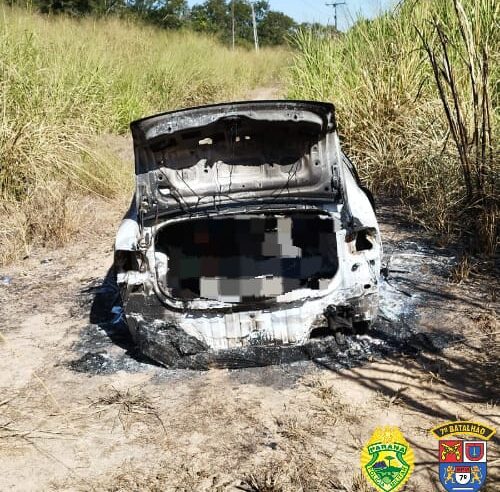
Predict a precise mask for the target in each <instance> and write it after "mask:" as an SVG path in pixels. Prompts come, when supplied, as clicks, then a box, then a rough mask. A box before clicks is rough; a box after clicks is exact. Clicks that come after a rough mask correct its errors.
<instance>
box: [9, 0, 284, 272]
mask: <svg viewBox="0 0 500 492" xmlns="http://www.w3.org/2000/svg"><path fill="white" fill-rule="evenodd" d="M286 61H287V52H286V51H284V50H280V49H272V50H271V49H263V50H261V51H260V53H258V54H256V53H255V52H252V51H248V50H244V49H237V50H235V51H232V50H230V49H229V48H226V47H224V46H222V45H220V43H219V42H218V41H217V40H216V39H214V38H213V37H207V36H202V35H198V34H195V33H189V32H171V31H165V30H159V29H158V28H154V27H151V26H149V27H148V26H145V25H141V24H138V23H137V22H132V21H126V20H120V19H118V18H107V19H94V18H85V19H71V18H68V17H66V16H55V17H45V16H40V15H37V14H35V15H33V14H30V13H28V12H26V11H24V10H19V9H11V8H9V7H2V6H0V109H1V120H0V126H1V128H0V223H1V226H0V245H1V247H0V263H1V262H5V261H8V260H12V259H15V258H18V257H20V256H24V255H25V254H26V250H27V248H28V247H29V245H30V244H31V243H32V242H33V241H41V242H44V243H54V242H56V243H57V242H61V241H64V240H66V239H68V238H69V237H70V236H71V235H72V234H73V233H74V231H75V230H76V229H77V228H78V220H79V214H80V213H81V204H80V202H79V200H80V198H81V196H82V195H85V194H88V193H91V194H93V195H99V196H101V197H104V198H111V197H113V196H114V195H115V194H116V193H117V192H122V191H124V190H125V189H126V191H128V190H129V189H130V181H131V179H130V174H131V172H132V169H123V167H122V166H123V164H122V163H121V162H120V161H118V160H117V159H116V157H114V156H113V155H112V154H111V153H110V152H109V151H107V150H106V149H105V148H102V146H99V145H98V141H99V135H103V134H108V133H125V132H126V131H127V128H128V124H129V122H130V121H131V120H133V119H136V118H138V117H141V116H145V115H149V114H152V113H156V112H160V111H165V110H168V109H173V108H179V107H183V106H191V105H197V104H203V103H209V102H214V101H221V100H230V99H234V98H238V97H239V96H241V95H242V94H243V93H245V92H246V91H247V90H249V89H251V88H253V87H255V86H257V85H259V86H261V85H266V84H271V83H272V81H273V80H274V79H275V78H276V77H277V74H278V72H279V71H280V69H281V67H283V66H284V64H285V63H286Z"/></svg>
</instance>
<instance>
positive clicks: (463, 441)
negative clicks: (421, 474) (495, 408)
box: [432, 421, 495, 492]
mask: <svg viewBox="0 0 500 492" xmlns="http://www.w3.org/2000/svg"><path fill="white" fill-rule="evenodd" d="M432 433H433V434H434V435H435V436H436V437H438V438H439V444H438V445H439V447H438V454H439V456H438V459H439V480H440V482H441V484H442V485H443V487H444V488H445V489H446V490H447V491H448V492H459V491H460V492H478V491H479V490H480V489H481V487H482V486H483V485H484V483H485V482H486V474H487V452H486V449H487V439H489V438H491V436H493V434H494V433H495V430H494V429H491V428H489V427H486V426H484V425H482V424H475V423H472V422H460V421H458V422H450V423H447V424H443V425H441V426H438V427H436V428H434V429H432ZM459 436H460V437H459ZM463 436H466V438H462V437H463ZM470 436H473V437H479V436H481V437H483V438H484V439H481V440H471V439H470ZM443 438H445V439H443Z"/></svg>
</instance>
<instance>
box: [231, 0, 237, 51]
mask: <svg viewBox="0 0 500 492" xmlns="http://www.w3.org/2000/svg"><path fill="white" fill-rule="evenodd" d="M231 14H232V18H233V50H234V45H235V43H236V23H235V20H234V0H233V1H232V2H231Z"/></svg>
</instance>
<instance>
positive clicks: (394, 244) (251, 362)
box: [70, 237, 459, 379]
mask: <svg viewBox="0 0 500 492" xmlns="http://www.w3.org/2000/svg"><path fill="white" fill-rule="evenodd" d="M384 247H385V261H386V265H387V267H386V270H385V272H383V273H384V274H385V275H384V276H383V278H381V283H380V294H381V295H380V298H381V300H380V314H379V318H378V320H377V322H376V324H375V326H374V327H373V329H372V330H370V332H369V334H366V335H356V336H351V337H347V338H346V342H345V345H341V346H339V345H338V344H337V343H336V341H335V339H334V337H332V336H325V337H322V338H317V339H313V340H310V341H309V342H308V343H307V344H305V345H303V346H292V347H284V346H270V347H269V346H268V347H249V348H246V349H244V350H243V349H233V350H229V351H223V352H221V353H214V352H210V351H201V352H199V353H195V352H196V351H191V352H190V351H189V350H187V351H185V350H184V352H186V354H185V356H183V357H177V358H176V359H175V362H174V364H172V366H171V367H170V369H160V368H159V367H157V366H158V365H157V363H156V362H153V360H152V359H153V358H154V359H155V360H162V358H161V354H158V353H155V352H156V351H161V350H162V348H161V344H158V343H157V342H158V340H156V341H155V336H156V335H155V334H156V333H157V332H158V328H157V326H155V329H154V330H147V329H146V331H147V332H148V333H147V337H146V341H143V342H142V343H141V345H142V346H141V347H140V349H139V348H138V347H136V345H135V344H134V342H133V340H132V338H131V336H130V334H129V332H128V329H127V326H126V324H125V322H124V320H123V318H122V316H121V314H122V313H121V309H120V296H119V291H118V288H117V285H116V279H115V275H114V272H113V269H110V270H109V272H108V274H107V275H106V277H105V278H104V280H102V281H99V280H98V279H90V280H89V281H88V283H87V285H86V286H85V287H84V288H83V289H82V290H81V293H80V296H79V299H78V300H77V308H75V309H76V310H77V311H78V314H83V313H84V312H86V313H87V314H88V313H89V314H90V316H89V317H90V324H89V325H87V326H86V327H85V328H84V329H83V330H82V332H81V337H80V340H79V341H78V342H77V343H76V344H75V346H74V349H75V351H76V352H77V353H78V354H79V355H80V357H79V358H78V359H77V360H75V361H73V362H71V364H70V365H71V367H72V368H73V369H74V370H76V371H79V372H88V373H92V374H109V373H114V372H116V371H120V370H124V371H131V372H136V371H145V370H150V369H151V368H152V367H155V366H156V367H157V369H158V370H160V371H161V370H163V371H168V370H172V369H193V370H205V369H207V368H210V367H224V368H228V369H238V368H244V367H250V368H251V367H262V366H269V365H284V364H293V365H294V366H296V368H295V369H296V370H293V371H292V374H293V375H295V374H296V373H297V370H298V367H299V366H303V365H304V364H302V363H303V362H304V361H309V363H313V364H314V363H315V364H318V365H320V366H324V367H328V368H330V369H335V370H338V369H342V368H351V367H355V366H359V365H361V364H364V363H366V362H367V361H370V360H373V359H377V358H384V357H389V356H392V355H395V354H405V355H410V356H415V355H417V354H418V353H419V352H421V351H426V352H439V351H441V350H442V349H443V348H445V347H446V346H448V345H449V344H450V343H451V342H453V341H456V340H458V339H459V335H455V334H451V333H450V332H448V331H445V330H439V329H438V330H436V331H433V332H428V331H427V332H426V331H423V329H422V327H421V326H420V323H419V318H420V316H421V314H422V312H423V311H424V310H426V309H428V307H429V306H435V305H436V303H440V302H444V301H446V298H447V297H446V294H444V293H445V291H446V283H447V280H446V279H447V272H448V271H449V269H450V267H451V266H452V265H453V263H454V255H452V254H451V253H450V252H446V251H445V250H443V249H437V248H433V247H432V246H430V245H428V244H425V243H424V242H423V241H419V240H418V238H416V239H413V238H412V239H410V240H405V241H395V240H391V238H390V237H389V238H386V241H385V243H384ZM427 314H429V313H427ZM431 314H432V313H431ZM160 332H163V333H165V331H164V330H160V331H159V332H158V333H160ZM148 337H149V339H148ZM160 338H161V337H160ZM177 338H179V337H177ZM177 338H176V340H177ZM181 341H182V340H181ZM177 342H179V340H177ZM179 343H180V342H179ZM145 344H146V345H145ZM181 345H182V347H183V344H181ZM183 348H185V347H183ZM181 352H182V351H181ZM144 354H146V355H144ZM147 355H150V356H151V358H148V357H147ZM299 372H300V371H299ZM293 377H295V376H293ZM292 379H293V378H292Z"/></svg>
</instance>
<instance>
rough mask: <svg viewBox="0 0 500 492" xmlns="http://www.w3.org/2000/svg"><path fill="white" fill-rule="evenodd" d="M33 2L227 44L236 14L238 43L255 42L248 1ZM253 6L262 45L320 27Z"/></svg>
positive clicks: (50, 9)
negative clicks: (135, 21) (139, 22)
mask: <svg viewBox="0 0 500 492" xmlns="http://www.w3.org/2000/svg"><path fill="white" fill-rule="evenodd" d="M9 3H10V4H18V5H19V4H24V3H25V0H9ZM30 5H33V6H35V7H36V8H37V9H38V10H39V11H40V12H41V13H44V14H67V15H72V16H87V15H94V16H109V15H118V16H122V17H130V16H132V17H136V18H138V19H140V20H142V21H143V22H146V23H148V24H154V25H156V26H159V27H162V28H165V29H190V30H193V31H197V32H202V33H209V34H213V35H216V36H217V37H219V38H220V40H221V41H222V42H224V43H226V44H232V39H233V16H234V27H235V42H236V44H237V45H238V46H251V45H252V44H253V24H252V8H251V4H250V1H249V0H234V1H233V0H206V1H205V2H204V3H201V4H197V5H193V7H191V8H190V7H189V5H188V2H187V1H186V0H33V1H32V2H31V3H30ZM253 5H254V9H255V17H256V22H257V31H258V35H259V43H260V44H261V45H262V46H276V45H280V44H284V43H286V42H287V40H288V38H289V35H290V34H293V33H294V32H296V31H297V30H298V29H299V28H301V27H302V28H304V27H309V28H315V27H316V28H320V26H319V25H318V26H314V25H310V24H297V23H296V22H295V21H294V20H293V19H292V18H291V17H289V16H288V15H286V14H284V13H283V12H278V11H275V10H271V7H270V5H269V2H268V1H266V0H258V1H253Z"/></svg>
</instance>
